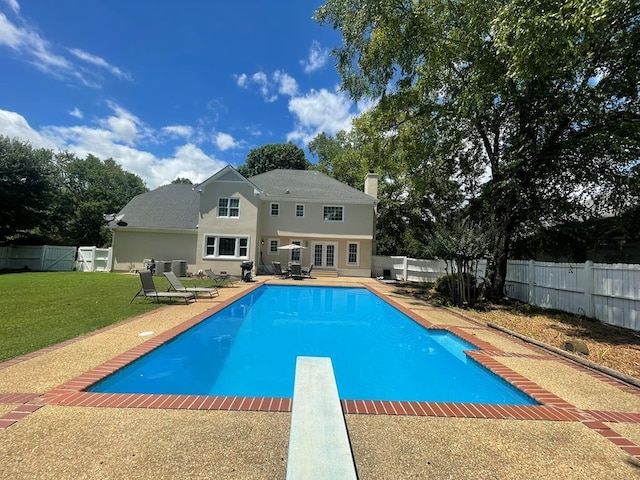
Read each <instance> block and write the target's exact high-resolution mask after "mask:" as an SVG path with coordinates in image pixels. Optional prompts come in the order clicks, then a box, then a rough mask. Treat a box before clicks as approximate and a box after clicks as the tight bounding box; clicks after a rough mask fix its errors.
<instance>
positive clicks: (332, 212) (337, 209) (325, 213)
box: [322, 205, 344, 222]
mask: <svg viewBox="0 0 640 480" xmlns="http://www.w3.org/2000/svg"><path fill="white" fill-rule="evenodd" d="M322 218H323V219H324V221H325V222H342V221H343V220H344V207H343V206H341V205H324V207H323V209H322Z"/></svg>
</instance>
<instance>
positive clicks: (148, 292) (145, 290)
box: [129, 270, 196, 304]
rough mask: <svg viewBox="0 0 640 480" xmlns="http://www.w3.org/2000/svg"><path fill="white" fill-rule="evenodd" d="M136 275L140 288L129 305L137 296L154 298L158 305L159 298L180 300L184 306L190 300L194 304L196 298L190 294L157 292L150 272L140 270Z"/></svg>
mask: <svg viewBox="0 0 640 480" xmlns="http://www.w3.org/2000/svg"><path fill="white" fill-rule="evenodd" d="M138 275H140V282H142V288H141V289H140V290H139V291H138V293H136V294H135V296H134V297H133V298H132V299H131V302H129V303H132V302H133V300H134V299H135V298H136V297H137V296H139V295H141V296H144V297H147V298H154V299H155V300H156V302H158V303H160V298H181V299H183V300H184V303H185V304H188V303H189V301H190V300H193V301H194V302H195V300H196V296H195V295H194V294H193V293H191V292H159V291H158V290H156V285H155V283H154V282H153V276H152V275H151V271H150V270H141V271H139V272H138Z"/></svg>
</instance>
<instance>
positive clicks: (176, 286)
mask: <svg viewBox="0 0 640 480" xmlns="http://www.w3.org/2000/svg"><path fill="white" fill-rule="evenodd" d="M162 274H163V275H164V276H165V277H166V278H167V280H169V284H170V285H171V286H170V287H169V290H172V289H173V290H174V291H176V292H191V293H193V294H195V295H197V294H198V293H208V294H209V296H210V297H211V298H213V294H214V293H215V294H216V295H219V293H218V289H217V288H216V287H185V286H184V285H183V284H182V282H180V280H179V279H178V277H177V276H176V274H175V273H173V272H162Z"/></svg>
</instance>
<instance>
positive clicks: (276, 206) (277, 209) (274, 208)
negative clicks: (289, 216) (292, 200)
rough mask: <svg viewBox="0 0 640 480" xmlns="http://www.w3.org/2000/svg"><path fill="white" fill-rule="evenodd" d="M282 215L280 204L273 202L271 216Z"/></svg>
mask: <svg viewBox="0 0 640 480" xmlns="http://www.w3.org/2000/svg"><path fill="white" fill-rule="evenodd" d="M279 215H280V204H279V203H272V204H271V216H272V217H277V216H279Z"/></svg>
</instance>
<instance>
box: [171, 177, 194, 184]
mask: <svg viewBox="0 0 640 480" xmlns="http://www.w3.org/2000/svg"><path fill="white" fill-rule="evenodd" d="M171 183H172V184H174V183H180V184H183V185H193V182H192V181H191V180H189V179H188V178H186V177H178V178H176V179H175V180H174V181H173V182H171Z"/></svg>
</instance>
